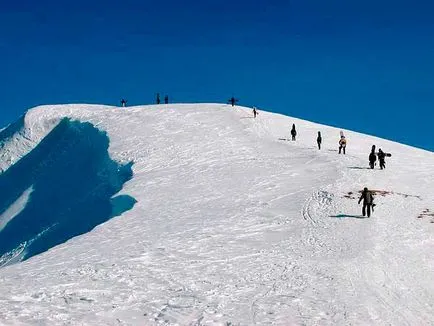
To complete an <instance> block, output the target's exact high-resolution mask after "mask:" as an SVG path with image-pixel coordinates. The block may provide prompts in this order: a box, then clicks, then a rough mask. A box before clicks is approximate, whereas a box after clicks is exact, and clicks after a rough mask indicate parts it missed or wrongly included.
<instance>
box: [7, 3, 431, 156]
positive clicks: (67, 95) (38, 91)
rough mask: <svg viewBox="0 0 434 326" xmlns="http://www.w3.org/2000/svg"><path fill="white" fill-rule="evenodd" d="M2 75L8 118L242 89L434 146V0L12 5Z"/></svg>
mask: <svg viewBox="0 0 434 326" xmlns="http://www.w3.org/2000/svg"><path fill="white" fill-rule="evenodd" d="M0 74H1V75H0V76H1V78H0V95H1V98H2V102H1V104H0V125H1V126H4V125H6V124H7V123H9V122H12V121H14V120H16V119H17V118H18V117H19V116H20V115H21V114H22V113H23V112H24V111H25V110H27V109H28V108H30V107H33V106H36V105H39V104H53V103H102V104H110V105H118V104H119V101H120V99H121V98H126V99H127V100H128V104H129V105H139V104H148V103H152V102H153V101H154V97H155V94H156V93H157V92H160V93H161V95H162V96H164V95H165V94H168V95H169V97H170V99H171V100H173V101H174V102H225V101H226V100H227V99H228V98H229V97H231V96H232V95H234V96H235V97H237V98H239V99H240V105H246V106H252V105H255V106H257V107H259V108H264V109H267V110H269V111H274V112H281V113H284V114H287V115H291V116H295V117H299V118H302V119H307V120H311V121H316V122H320V123H324V124H329V125H333V126H340V127H342V128H346V129H352V130H356V131H360V132H364V133H368V134H372V135H376V136H380V137H384V138H388V139H391V140H395V141H399V142H402V143H406V144H410V145H413V146H417V147H421V148H425V149H429V150H431V151H434V128H432V123H433V121H434V2H432V1H428V0H425V1H420V0H413V1H400V0H394V1H389V0H376V1H373V0H363V1H362V0H360V1H359V0H354V1H348V0H328V1H324V0H290V1H275V0H267V1H265V0H264V1H237V0H233V1H218V0H209V1H207V0H201V1H199V0H196V1H191V0H184V1H175V0H171V1H164V0H159V1H147V0H122V1H120V0H119V1H114V0H105V1H92V0H87V1H84V0H74V1H67V0H65V1H58V0H38V1H35V0H16V1H2V3H1V5H0ZM349 147H350V146H349ZM386 150H387V149H386Z"/></svg>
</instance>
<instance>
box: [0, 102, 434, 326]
mask: <svg viewBox="0 0 434 326" xmlns="http://www.w3.org/2000/svg"><path fill="white" fill-rule="evenodd" d="M63 117H70V118H72V119H76V120H80V121H88V122H91V123H92V124H94V125H95V126H97V127H98V128H100V129H102V130H105V131H106V132H107V133H108V135H109V137H110V142H111V143H110V148H109V151H110V155H111V156H112V158H113V159H115V160H117V161H119V162H124V163H125V162H129V161H134V165H133V170H134V176H133V178H132V179H131V180H130V181H128V182H127V183H126V184H125V186H124V188H123V190H122V191H121V193H123V194H128V195H130V196H132V197H134V198H135V199H136V200H137V203H136V205H135V206H134V207H133V209H131V210H130V211H127V212H126V213H124V214H123V215H121V216H119V217H116V218H113V219H111V220H109V221H108V222H106V223H104V224H102V225H100V226H98V227H97V228H95V229H94V230H93V231H91V232H89V233H87V234H84V235H81V236H78V237H75V238H73V239H71V240H69V241H68V242H66V243H64V244H62V245H59V246H57V247H55V248H52V249H51V250H49V251H48V252H45V253H43V254H40V255H38V256H35V257H32V258H31V259H29V260H27V261H25V262H22V263H18V264H14V265H11V266H7V267H4V268H2V269H0V324H1V325H432V324H434V255H433V252H434V237H433V234H434V224H433V221H434V220H433V217H432V212H434V195H433V190H432V189H433V188H434V173H433V172H434V154H433V153H431V152H428V151H424V150H420V149H416V148H412V147H409V146H406V145H401V144H398V143H394V142H391V141H387V140H384V139H379V138H376V137H372V136H368V135H363V134H360V133H356V132H352V131H349V130H343V131H344V133H345V136H346V138H347V141H348V143H347V154H346V155H338V153H337V143H338V140H339V131H340V129H337V128H332V127H328V126H324V125H319V124H315V123H311V122H308V121H303V120H299V119H296V118H292V117H286V116H282V115H278V114H274V113H270V112H265V111H259V115H258V117H257V118H256V119H253V118H252V113H251V110H250V109H248V108H243V107H239V106H236V107H230V106H228V105H221V104H178V105H172V104H170V105H158V106H140V107H127V108H115V107H106V106H94V105H63V106H43V107H38V108H35V109H32V110H30V111H29V112H28V113H27V114H26V116H25V119H24V125H23V129H22V130H21V131H20V132H19V133H17V134H16V135H14V137H11V139H10V140H8V141H6V142H5V144H4V146H3V148H2V149H1V150H0V155H1V157H3V159H2V162H1V169H2V170H7V168H8V167H10V166H11V164H14V163H15V162H16V161H17V160H18V159H19V158H21V157H22V156H24V155H25V154H26V153H28V151H29V150H31V149H32V148H34V147H35V146H36V145H37V144H38V143H39V141H40V140H41V139H42V138H43V137H44V136H45V135H47V134H48V133H49V132H50V130H52V128H53V127H54V126H55V125H56V123H57V122H58V121H60V119H61V118H63ZM292 123H295V124H296V127H297V131H298V135H297V141H296V142H292V141H285V140H279V138H288V136H289V131H290V128H291V125H292ZM318 131H321V133H322V136H323V144H322V147H323V148H322V149H321V150H318V149H317V147H316V135H317V132H318ZM373 144H375V145H376V146H377V148H382V149H383V150H384V151H385V152H390V153H392V157H390V158H387V159H386V169H385V170H383V171H381V170H379V169H378V167H377V168H376V169H375V170H368V169H365V168H366V167H367V166H368V162H367V160H368V155H369V152H370V149H371V146H372V145H373ZM7 158H9V160H7ZM0 177H1V174H0ZM364 186H367V187H368V188H372V189H379V190H386V191H389V192H391V193H390V194H386V195H384V196H380V195H377V196H376V203H377V206H376V207H375V212H374V214H373V215H372V216H371V218H369V219H368V218H365V219H364V218H355V217H352V216H359V215H360V210H361V207H360V206H358V205H357V198H355V199H354V197H358V193H357V191H359V190H360V189H362V188H363V187H364ZM349 192H352V194H349ZM347 197H352V198H353V199H352V198H347ZM11 209H12V208H11ZM427 210H428V211H427ZM430 215H431V216H430ZM11 216H12V215H11ZM419 216H422V217H420V218H418V217H419ZM0 236H1V233H0Z"/></svg>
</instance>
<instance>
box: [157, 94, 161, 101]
mask: <svg viewBox="0 0 434 326" xmlns="http://www.w3.org/2000/svg"><path fill="white" fill-rule="evenodd" d="M156 103H157V104H160V103H161V100H160V93H157V98H156Z"/></svg>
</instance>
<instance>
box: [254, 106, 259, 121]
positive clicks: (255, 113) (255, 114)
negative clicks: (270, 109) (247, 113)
mask: <svg viewBox="0 0 434 326" xmlns="http://www.w3.org/2000/svg"><path fill="white" fill-rule="evenodd" d="M257 115H258V111H256V106H254V107H253V118H256V116H257Z"/></svg>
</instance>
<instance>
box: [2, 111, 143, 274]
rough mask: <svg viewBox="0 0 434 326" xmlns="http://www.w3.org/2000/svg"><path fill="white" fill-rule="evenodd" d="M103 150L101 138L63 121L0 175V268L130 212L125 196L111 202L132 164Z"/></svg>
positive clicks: (105, 143)
mask: <svg viewBox="0 0 434 326" xmlns="http://www.w3.org/2000/svg"><path fill="white" fill-rule="evenodd" d="M14 129H15V128H14ZM3 136H6V135H3ZM108 146H109V138H108V136H107V135H106V133H105V132H103V131H100V130H98V129H97V128H95V127H94V126H93V125H92V124H90V123H82V122H78V121H71V120H69V119H66V118H65V119H63V120H62V121H61V122H60V123H59V124H58V125H57V126H56V127H55V128H54V129H53V130H52V131H51V132H50V133H49V134H48V135H47V136H46V137H45V138H44V139H43V140H42V141H41V142H40V143H39V144H38V146H36V147H35V148H34V149H33V150H32V151H31V152H29V153H28V154H27V155H26V156H24V157H23V158H21V159H20V160H19V161H18V162H17V163H15V164H14V165H12V166H11V167H10V168H9V169H8V170H6V171H5V172H4V173H2V174H0V266H4V265H5V264H8V262H7V261H8V260H14V261H20V260H25V259H27V258H29V257H32V256H34V255H37V254H39V253H42V252H44V251H46V250H48V249H50V248H52V247H54V246H56V245H58V244H61V243H63V242H65V241H67V240H69V239H71V238H72V237H75V236H77V235H80V234H83V233H86V232H89V231H91V230H92V229H93V228H94V227H96V226H97V225H99V224H101V223H104V222H106V221H107V220H109V219H110V218H112V217H114V216H118V215H120V214H122V213H123V212H125V211H127V210H129V209H131V208H132V207H133V206H134V204H135V203H136V200H135V199H134V198H132V197H130V196H127V195H121V196H116V197H114V198H112V196H113V195H115V194H116V193H117V192H119V191H120V190H121V189H122V186H123V184H124V183H125V182H126V181H128V180H129V179H131V178H132V175H133V173H132V162H130V163H128V164H125V165H121V164H118V163H117V162H115V161H113V160H111V158H110V156H109V153H108ZM18 255H19V259H17V256H18Z"/></svg>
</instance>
